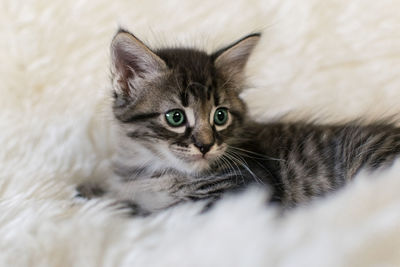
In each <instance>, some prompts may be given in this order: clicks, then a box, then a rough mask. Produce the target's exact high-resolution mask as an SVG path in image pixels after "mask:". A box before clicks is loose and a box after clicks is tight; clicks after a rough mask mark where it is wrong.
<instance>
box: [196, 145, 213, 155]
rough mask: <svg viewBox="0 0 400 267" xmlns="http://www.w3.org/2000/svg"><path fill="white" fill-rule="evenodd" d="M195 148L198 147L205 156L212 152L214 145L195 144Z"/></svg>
mask: <svg viewBox="0 0 400 267" xmlns="http://www.w3.org/2000/svg"><path fill="white" fill-rule="evenodd" d="M194 145H195V147H197V148H198V149H199V150H200V152H201V153H202V154H203V155H205V154H206V153H207V152H208V151H210V149H211V147H212V146H213V145H214V144H202V143H194Z"/></svg>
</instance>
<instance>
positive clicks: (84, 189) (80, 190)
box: [75, 183, 106, 199]
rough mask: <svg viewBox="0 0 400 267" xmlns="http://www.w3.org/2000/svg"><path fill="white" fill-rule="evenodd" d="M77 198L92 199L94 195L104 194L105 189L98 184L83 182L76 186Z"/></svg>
mask: <svg viewBox="0 0 400 267" xmlns="http://www.w3.org/2000/svg"><path fill="white" fill-rule="evenodd" d="M76 191H77V194H76V195H75V197H77V198H86V199H92V198H96V197H101V196H103V195H104V194H105V192H106V191H105V190H104V189H103V188H102V187H101V186H100V185H98V184H92V183H83V184H80V185H78V186H77V187H76Z"/></svg>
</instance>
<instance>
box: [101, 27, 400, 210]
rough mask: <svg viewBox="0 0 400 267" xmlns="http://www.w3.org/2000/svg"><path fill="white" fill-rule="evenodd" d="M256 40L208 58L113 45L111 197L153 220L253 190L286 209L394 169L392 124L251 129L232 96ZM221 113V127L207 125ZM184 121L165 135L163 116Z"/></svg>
mask: <svg viewBox="0 0 400 267" xmlns="http://www.w3.org/2000/svg"><path fill="white" fill-rule="evenodd" d="M259 38H260V35H259V34H252V35H249V36H246V37H244V38H243V39H241V40H239V41H237V42H235V43H234V44H232V45H229V46H227V47H226V48H223V49H221V50H218V51H217V52H215V53H214V54H211V55H208V54H206V53H205V52H203V51H199V50H195V49H188V48H167V49H159V50H154V51H153V50H151V49H149V48H148V47H147V46H145V45H144V44H143V43H142V42H141V41H140V40H139V39H137V38H136V37H135V36H133V35H132V34H130V33H128V32H127V31H124V30H121V31H120V32H119V33H117V35H116V37H115V38H114V40H113V43H112V51H111V52H112V53H111V54H112V55H113V60H112V62H113V64H112V68H111V70H112V79H113V86H114V96H115V101H114V106H113V110H114V115H115V118H116V126H117V127H118V128H119V131H118V132H119V133H120V135H119V145H118V148H117V153H116V157H115V159H114V177H112V178H110V179H109V181H108V187H109V188H108V192H109V194H111V195H112V196H113V197H115V198H117V199H118V200H119V201H121V202H126V201H128V202H129V203H134V206H135V207H140V210H141V211H143V210H145V211H147V212H153V211H157V210H160V209H164V208H167V207H170V206H171V205H175V204H177V203H181V202H183V201H191V200H204V199H208V200H211V201H214V200H215V199H218V198H219V197H220V196H221V195H222V194H224V193H225V192H233V191H238V190H242V189H243V188H245V187H246V186H247V185H249V184H259V185H261V186H265V187H267V188H269V189H270V190H271V191H272V198H271V201H275V202H278V203H281V204H282V205H283V206H284V207H293V206H296V205H298V204H302V203H306V202H308V201H310V200H312V199H314V198H316V197H319V196H323V195H325V194H327V193H329V192H331V191H334V190H336V189H338V188H340V187H342V186H344V185H345V184H346V183H348V182H349V181H351V179H352V178H353V177H354V176H355V175H356V174H357V173H358V172H359V171H360V170H361V169H362V168H368V169H371V170H372V169H376V168H379V167H382V166H387V165H388V164H390V163H392V162H393V160H394V159H395V158H396V157H397V155H398V154H399V152H400V129H398V128H396V127H394V126H392V125H391V124H385V123H382V124H371V125H361V124H357V123H347V124H343V125H316V124H312V123H302V122H298V123H270V124H260V123H256V122H253V121H252V120H251V119H250V118H249V117H248V116H247V111H246V106H245V104H244V103H243V101H242V100H241V99H240V98H239V96H238V94H239V93H240V92H241V90H242V89H243V88H244V86H243V69H244V67H245V64H246V62H247V59H248V57H249V55H250V53H251V51H252V50H253V48H254V46H255V45H256V43H257V42H258V40H259ZM218 107H224V108H227V109H228V110H229V120H228V121H227V123H226V125H223V126H219V125H217V124H215V123H214V121H213V116H214V112H216V109H217V108H218ZM175 109H179V110H182V111H183V112H184V114H186V121H185V123H184V124H183V125H181V126H179V127H171V126H170V125H168V123H167V121H166V117H165V114H166V113H167V112H168V111H170V110H175Z"/></svg>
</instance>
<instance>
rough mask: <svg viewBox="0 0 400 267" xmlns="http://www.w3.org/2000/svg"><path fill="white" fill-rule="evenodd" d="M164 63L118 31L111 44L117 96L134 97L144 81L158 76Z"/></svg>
mask: <svg viewBox="0 0 400 267" xmlns="http://www.w3.org/2000/svg"><path fill="white" fill-rule="evenodd" d="M165 69H166V64H165V62H164V61H163V60H162V59H161V58H160V57H158V56H157V55H156V54H155V53H154V52H153V51H151V50H150V48H148V47H147V46H146V45H145V44H144V43H143V42H142V41H140V40H139V39H138V38H136V37H135V36H134V35H133V34H131V33H129V32H127V31H125V30H122V29H120V30H119V31H118V33H117V34H116V35H115V37H114V39H113V40H112V43H111V73H112V79H113V86H114V90H115V91H116V93H117V94H120V93H123V94H125V95H128V96H131V97H135V96H137V95H138V93H139V92H138V90H141V89H142V87H143V86H141V85H143V82H144V81H149V80H151V79H154V78H155V77H157V76H159V75H160V74H161V73H162V72H163V71H164V70H165Z"/></svg>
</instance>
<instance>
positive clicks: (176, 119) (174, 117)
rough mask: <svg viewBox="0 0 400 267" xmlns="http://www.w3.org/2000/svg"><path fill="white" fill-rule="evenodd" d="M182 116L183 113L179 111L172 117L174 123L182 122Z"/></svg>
mask: <svg viewBox="0 0 400 267" xmlns="http://www.w3.org/2000/svg"><path fill="white" fill-rule="evenodd" d="M181 116H182V115H181V113H180V112H178V111H177V112H175V113H174V115H173V116H172V119H173V120H174V122H179V121H180V120H181Z"/></svg>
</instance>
